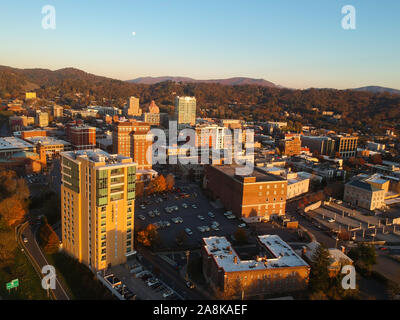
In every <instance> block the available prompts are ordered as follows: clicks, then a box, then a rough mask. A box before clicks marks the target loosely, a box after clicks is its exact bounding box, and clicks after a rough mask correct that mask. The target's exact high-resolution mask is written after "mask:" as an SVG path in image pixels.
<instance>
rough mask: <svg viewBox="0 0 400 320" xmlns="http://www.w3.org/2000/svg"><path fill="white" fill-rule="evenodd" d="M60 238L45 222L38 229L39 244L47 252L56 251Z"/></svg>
mask: <svg viewBox="0 0 400 320" xmlns="http://www.w3.org/2000/svg"><path fill="white" fill-rule="evenodd" d="M59 243H60V239H59V238H58V236H57V234H56V233H55V232H54V230H53V228H52V227H51V226H50V225H49V224H48V223H47V222H46V223H43V224H42V226H41V227H40V229H39V244H40V245H41V246H42V247H43V249H44V251H45V252H46V253H49V254H53V253H56V252H57V251H58V248H59Z"/></svg>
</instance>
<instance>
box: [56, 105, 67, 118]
mask: <svg viewBox="0 0 400 320" xmlns="http://www.w3.org/2000/svg"><path fill="white" fill-rule="evenodd" d="M63 111H64V109H63V107H61V106H57V105H54V106H53V117H54V119H60V118H62V117H63Z"/></svg>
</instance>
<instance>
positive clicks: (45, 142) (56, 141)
mask: <svg viewBox="0 0 400 320" xmlns="http://www.w3.org/2000/svg"><path fill="white" fill-rule="evenodd" d="M25 140H28V141H29V142H31V143H33V144H37V143H41V144H42V145H44V146H49V145H60V144H62V145H64V146H69V145H71V144H70V143H69V142H67V141H64V140H61V139H57V138H53V137H29V138H25Z"/></svg>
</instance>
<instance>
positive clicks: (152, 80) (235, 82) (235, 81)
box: [128, 76, 280, 88]
mask: <svg viewBox="0 0 400 320" xmlns="http://www.w3.org/2000/svg"><path fill="white" fill-rule="evenodd" d="M164 81H175V82H183V83H219V84H222V85H226V86H240V85H256V86H263V87H270V88H280V86H277V85H276V84H274V83H272V82H270V81H267V80H264V79H254V78H246V77H235V78H228V79H213V80H196V79H193V78H188V77H171V76H165V77H141V78H136V79H133V80H128V82H130V83H140V84H156V83H160V82H164Z"/></svg>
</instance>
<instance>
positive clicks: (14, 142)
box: [0, 137, 33, 150]
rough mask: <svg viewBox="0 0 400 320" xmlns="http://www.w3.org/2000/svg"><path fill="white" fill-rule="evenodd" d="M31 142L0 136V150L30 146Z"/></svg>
mask: <svg viewBox="0 0 400 320" xmlns="http://www.w3.org/2000/svg"><path fill="white" fill-rule="evenodd" d="M32 147H33V146H32V144H30V143H29V142H26V141H24V140H22V139H19V138H16V137H4V138H0V150H7V149H24V148H32Z"/></svg>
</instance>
